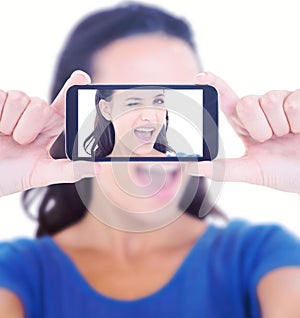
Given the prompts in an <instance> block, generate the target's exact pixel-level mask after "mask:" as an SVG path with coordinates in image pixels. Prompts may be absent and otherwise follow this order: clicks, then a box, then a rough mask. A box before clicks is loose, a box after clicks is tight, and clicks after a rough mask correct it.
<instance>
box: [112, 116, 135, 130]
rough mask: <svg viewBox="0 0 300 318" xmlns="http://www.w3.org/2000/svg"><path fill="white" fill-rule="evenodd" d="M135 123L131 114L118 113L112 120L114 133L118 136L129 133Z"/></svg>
mask: <svg viewBox="0 0 300 318" xmlns="http://www.w3.org/2000/svg"><path fill="white" fill-rule="evenodd" d="M135 121H136V115H135V114H134V113H133V112H123V113H120V114H119V115H117V116H114V119H113V120H112V122H113V126H114V128H115V132H116V133H117V134H118V133H119V134H120V135H124V134H126V133H128V132H130V131H131V129H132V127H133V124H134V122H135Z"/></svg>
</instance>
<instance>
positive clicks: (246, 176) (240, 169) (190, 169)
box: [185, 157, 260, 184]
mask: <svg viewBox="0 0 300 318" xmlns="http://www.w3.org/2000/svg"><path fill="white" fill-rule="evenodd" d="M185 172H186V173H187V174H189V175H192V176H203V177H206V178H208V179H211V180H214V181H218V182H248V183H254V184H258V183H259V182H260V181H259V180H255V179H254V178H255V176H256V175H260V174H257V173H254V172H253V170H250V169H249V161H248V160H247V158H245V157H242V158H232V159H216V160H214V161H202V162H191V163H189V164H188V165H187V166H186V170H185Z"/></svg>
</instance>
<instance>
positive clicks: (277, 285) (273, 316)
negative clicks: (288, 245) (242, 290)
mask: <svg viewBox="0 0 300 318" xmlns="http://www.w3.org/2000/svg"><path fill="white" fill-rule="evenodd" d="M257 294H258V300H259V303H260V307H261V312H262V317H263V318H282V317H286V318H299V317H300V301H299V300H300V269H299V268H296V267H284V268H280V269H276V270H274V271H272V272H270V273H268V274H267V275H266V276H264V277H263V278H262V280H261V281H260V283H259V285H258V288H257Z"/></svg>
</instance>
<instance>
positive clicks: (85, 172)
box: [32, 159, 101, 186]
mask: <svg viewBox="0 0 300 318" xmlns="http://www.w3.org/2000/svg"><path fill="white" fill-rule="evenodd" d="M38 170H39V169H36V170H35V171H36V172H38ZM42 170H43V176H42V178H41V176H40V174H38V173H36V174H33V176H32V178H33V179H32V183H33V184H34V186H45V185H49V184H57V183H74V182H76V181H79V180H81V179H82V178H91V177H95V176H97V175H99V173H100V172H101V167H100V164H99V163H94V162H88V161H71V160H69V159H55V160H50V161H47V169H44V168H43V169H42Z"/></svg>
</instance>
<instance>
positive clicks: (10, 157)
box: [0, 71, 94, 196]
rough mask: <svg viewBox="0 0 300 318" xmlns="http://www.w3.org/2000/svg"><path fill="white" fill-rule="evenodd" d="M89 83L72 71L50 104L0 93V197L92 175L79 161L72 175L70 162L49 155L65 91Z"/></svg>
mask: <svg viewBox="0 0 300 318" xmlns="http://www.w3.org/2000/svg"><path fill="white" fill-rule="evenodd" d="M89 83H90V78H89V76H88V75H87V74H86V73H84V72H81V71H75V72H74V73H73V74H72V75H71V77H70V78H69V79H68V80H67V82H66V83H65V85H64V87H63V88H62V90H61V91H60V93H59V94H58V96H57V98H56V99H55V101H54V102H53V103H52V104H51V105H48V104H47V103H46V102H45V101H43V100H42V99H40V98H38V97H33V98H30V97H28V96H27V95H26V94H25V93H23V92H21V91H8V92H7V93H6V92H3V91H1V90H0V196H2V195H7V194H11V193H15V192H19V191H24V190H27V189H30V188H35V187H42V186H46V185H49V184H54V183H69V182H75V181H77V180H79V179H81V178H83V177H87V176H91V175H93V174H94V171H93V170H94V169H93V168H92V165H91V164H90V163H87V162H82V163H78V165H77V163H76V165H77V166H76V176H75V175H74V167H73V162H72V161H71V160H69V159H59V160H55V159H53V158H52V157H51V156H50V154H49V150H50V148H51V145H52V144H53V143H54V141H55V140H56V138H57V137H58V136H59V135H60V134H61V132H62V131H63V129H64V116H65V115H64V109H65V94H66V91H67V89H68V88H69V87H70V86H72V85H76V84H79V85H84V84H89ZM78 171H80V172H78Z"/></svg>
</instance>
